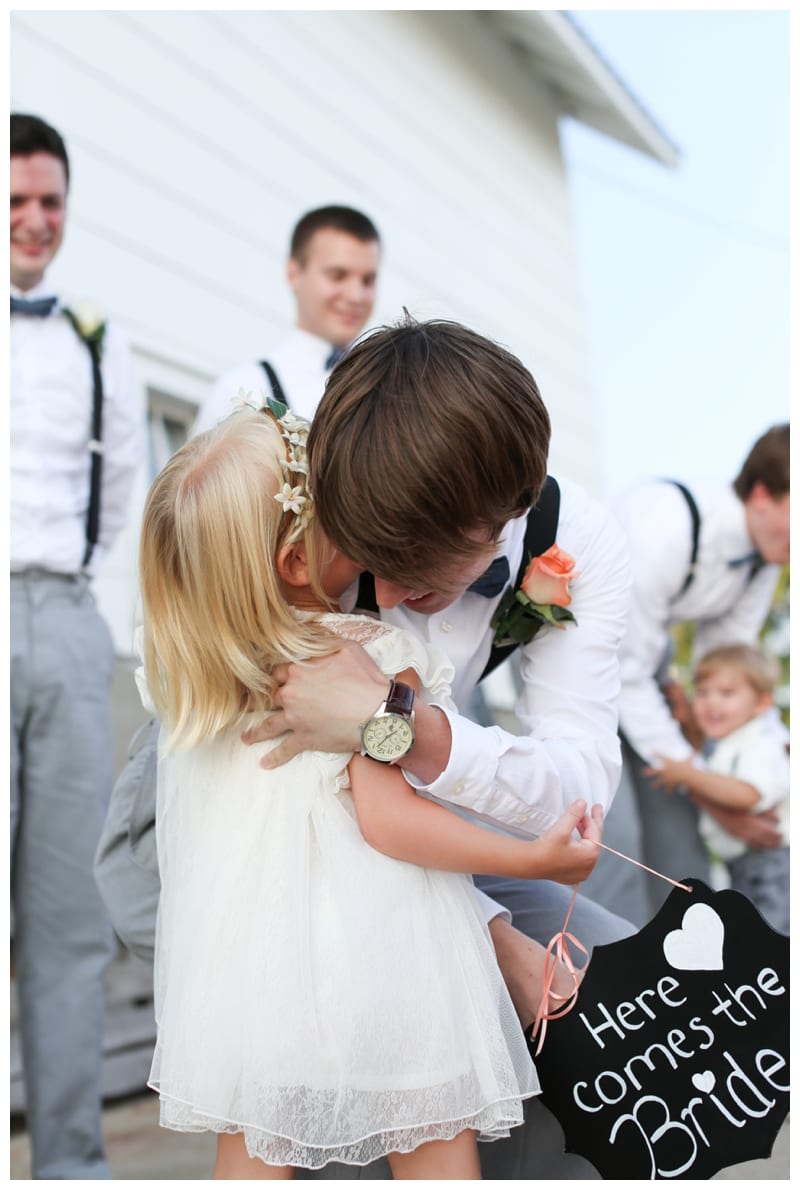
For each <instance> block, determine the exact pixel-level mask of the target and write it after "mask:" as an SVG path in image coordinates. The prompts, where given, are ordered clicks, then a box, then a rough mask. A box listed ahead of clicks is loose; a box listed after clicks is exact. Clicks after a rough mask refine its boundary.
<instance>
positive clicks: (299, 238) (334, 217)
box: [289, 207, 381, 265]
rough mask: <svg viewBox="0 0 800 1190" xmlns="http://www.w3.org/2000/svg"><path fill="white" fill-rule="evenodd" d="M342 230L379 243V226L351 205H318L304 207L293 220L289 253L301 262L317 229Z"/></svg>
mask: <svg viewBox="0 0 800 1190" xmlns="http://www.w3.org/2000/svg"><path fill="white" fill-rule="evenodd" d="M328 228H331V229H332V230H333V231H344V232H346V233H347V235H349V236H353V238H354V239H356V240H361V242H362V243H364V244H369V243H370V242H371V241H372V240H374V241H375V242H376V244H380V242H381V237H380V235H379V234H378V229H377V227H376V226H375V224H374V223H373V222H372V220H371V219H370V218H369V216H368V215H364V214H363V213H362V212H361V211H357V210H356V209H355V208H354V207H317V208H316V210H313V211H307V212H306V214H305V215H303V217H302V218H301V219H299V220H298V222H297V223H296V224H295V228H294V231H293V232H292V239H291V242H290V244H289V256H290V257H291V258H292V259H293V260H297V261H299V262H300V264H301V265H304V264H305V263H306V257H307V255H308V245H309V244H310V243H311V237H312V236H314V235H316V233H317V232H318V231H326V230H327V229H328Z"/></svg>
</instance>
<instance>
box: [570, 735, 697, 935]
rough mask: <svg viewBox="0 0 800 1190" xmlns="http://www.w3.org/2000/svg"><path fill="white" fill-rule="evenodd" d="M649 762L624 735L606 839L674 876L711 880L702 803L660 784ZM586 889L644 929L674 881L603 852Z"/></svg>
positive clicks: (608, 906) (605, 840)
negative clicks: (700, 824) (651, 776)
mask: <svg viewBox="0 0 800 1190" xmlns="http://www.w3.org/2000/svg"><path fill="white" fill-rule="evenodd" d="M646 767H648V766H647V765H646V764H645V763H644V761H643V760H642V759H641V757H640V756H638V755H637V753H636V752H634V751H633V749H632V748H631V747H629V745H628V744H627V743H626V742H625V740H623V741H622V779H621V781H620V785H619V789H618V790H617V794H616V797H615V798H614V801H613V804H612V806H611V809H610V811H609V812H608V816H607V817H606V821H605V826H604V828H603V842H604V843H606V844H608V846H609V847H613V848H614V849H615V851H621V852H622V854H623V855H629V856H631V858H632V859H637V860H640V861H641V862H642V863H643V864H647V866H648V867H649V868H653V869H654V870H655V871H656V872H662V873H663V874H664V875H665V876H669V877H671V878H672V879H673V880H681V881H682V880H683V878H684V876H694V877H696V878H698V879H700V880H702V881H703V882H704V883H705V884H709V883H710V881H711V865H710V862H709V858H708V852H707V851H706V847H705V844H704V842H703V840H702V838H701V836H700V832H699V830H698V826H697V822H698V812H697V807H696V806H695V805H694V803H693V802H691V801H690V800H689V798H687V797H684V796H682V795H681V794H679V793H672V794H668V793H665V792H664V790H663V789H657V788H656V787H655V785H653V783H652V781H651V780H650V779H649V778H648V777H646V776H645V775H644V772H643V769H645V768H646ZM583 890H584V892H585V893H586V895H587V897H591V899H592V900H593V901H595V902H596V903H597V904H598V905H604V906H605V907H606V908H607V909H610V910H611V912H612V913H617V914H619V915H620V916H621V917H624V918H626V919H627V920H628V921H632V922H634V924H635V925H636V926H638V927H639V928H641V927H642V926H644V925H646V924H647V922H649V921H650V920H651V919H652V918H653V916H654V914H655V913H657V912H658V910H659V909H660V908H661V906H662V905H663V904H664V901H665V900H666V899H667V897H668V896H669V894H670V892H671V891H672V885H671V884H669V883H668V882H667V881H666V880H660V879H659V878H658V877H657V876H651V875H650V874H649V873H647V872H644V871H642V869H641V868H637V867H636V865H635V864H629V863H628V862H627V861H626V860H624V859H620V858H619V856H616V855H610V854H609V853H608V852H607V851H601V852H600V858H599V859H598V861H597V863H596V865H595V868H594V871H593V872H592V874H591V876H590V877H589V879H588V880H587V881H586V882H585V884H584V885H583Z"/></svg>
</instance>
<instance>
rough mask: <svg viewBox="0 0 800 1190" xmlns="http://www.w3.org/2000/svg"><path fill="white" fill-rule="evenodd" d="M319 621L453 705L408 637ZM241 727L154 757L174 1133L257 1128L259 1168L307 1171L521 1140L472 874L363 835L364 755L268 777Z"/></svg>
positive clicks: (524, 1056)
mask: <svg viewBox="0 0 800 1190" xmlns="http://www.w3.org/2000/svg"><path fill="white" fill-rule="evenodd" d="M323 621H324V623H325V625H326V627H327V628H328V629H330V630H332V631H335V632H337V633H338V634H339V635H346V636H350V637H354V636H355V637H356V638H357V639H361V640H362V643H364V644H365V647H366V649H367V651H368V652H369V653H370V654H371V656H372V657H374V659H375V660H376V662H377V663H378V665H380V667H381V668H382V669H383V671H384V672H385V673H387V674H390V675H394V674H395V673H398V672H400V671H401V670H403V669H405V668H406V667H408V666H413V667H414V668H415V669H416V671H417V672H418V673H419V675H420V678H421V681H422V683H423V685H424V687H425V688H426V693H425V697H427V698H431V699H432V698H434V697H435V698H436V699H437V700H442V699H443V698H446V697H447V693H448V681H449V677H450V674H451V672H452V671H451V669H450V666H449V663H448V662H447V661H446V660H445V659H444V658H443V657H440V658H439V659H436V660H434V659H432V658H431V657H429V655H428V653H427V652H426V651H425V650H424V649H423V646H422V645H421V644H420V643H419V642H417V641H416V640H415V639H414V638H413V637H412V636H411V635H410V634H407V633H405V632H403V631H400V630H398V629H395V628H390V627H389V626H387V625H381V624H379V623H377V622H376V621H374V620H370V619H367V618H365V617H356V616H325V617H323ZM239 736H240V729H239V728H237V729H235V730H232V731H228V732H224V733H222V734H221V735H219V736H217V737H216V738H214V739H213V740H211V741H208V742H206V743H205V744H203V745H201V746H200V747H197V748H195V749H193V750H191V751H188V752H179V753H175V754H172V755H170V756H169V757H167V758H166V759H165V760H163V761H162V764H161V766H160V773H159V787H158V811H157V839H158V857H159V866H160V869H161V880H162V893H161V901H160V906H159V915H158V929H157V939H156V967H155V993H156V1020H157V1024H158V1041H157V1045H156V1050H155V1055H154V1058H153V1065H152V1070H151V1074H150V1085H151V1086H152V1087H153V1088H154V1089H156V1090H157V1091H158V1092H159V1096H160V1099H161V1123H162V1124H163V1125H165V1126H166V1127H168V1128H174V1129H178V1130H180V1131H205V1130H211V1131H215V1132H242V1133H244V1137H245V1140H246V1144H247V1149H248V1152H249V1153H250V1155H251V1156H258V1157H260V1158H262V1159H263V1160H264V1161H266V1162H268V1163H270V1164H275V1165H295V1166H303V1167H306V1168H312V1169H315V1168H319V1167H320V1166H322V1165H325V1164H327V1163H328V1162H329V1161H342V1162H346V1163H349V1164H355V1165H363V1164H366V1163H367V1162H370V1161H372V1160H374V1159H376V1158H377V1157H380V1156H382V1155H384V1154H386V1153H390V1152H393V1151H400V1152H408V1151H410V1150H411V1149H414V1148H416V1147H417V1146H418V1145H419V1144H421V1143H423V1142H425V1141H429V1140H434V1139H441V1138H449V1137H452V1136H454V1135H456V1134H457V1133H458V1132H460V1131H462V1130H463V1129H465V1128H471V1129H475V1130H477V1132H478V1133H479V1135H480V1137H481V1138H482V1139H484V1140H492V1139H496V1138H497V1137H500V1136H505V1135H507V1133H508V1129H509V1128H510V1127H512V1126H514V1125H516V1124H519V1123H521V1121H522V1105H521V1100H522V1099H524V1098H526V1097H528V1096H530V1095H532V1094H536V1093H537V1092H538V1090H539V1084H538V1080H537V1077H536V1072H535V1070H534V1067H533V1064H532V1062H531V1059H530V1056H529V1054H528V1051H527V1048H526V1045H525V1042H524V1040H523V1037H522V1032H521V1030H520V1027H519V1023H518V1020H517V1017H516V1015H515V1012H514V1009H513V1006H512V1004H511V1000H510V998H509V996H508V993H507V991H506V988H505V985H504V983H503V980H502V978H501V976H500V973H499V970H498V968H497V964H496V962H495V957H494V950H493V948H492V945H491V941H490V938H489V934H488V931H487V929H486V926H485V924H484V920H483V917H482V915H481V913H480V912H479V910H478V908H477V905H476V901H475V897H474V893H473V889H472V884H471V881H470V879H469V877H466V876H459V875H455V874H452V873H446V872H438V871H433V870H430V869H425V868H419V867H416V866H415V865H413V864H408V863H404V862H401V861H398V860H394V859H390V858H388V857H387V856H384V855H382V854H380V853H379V852H377V851H375V850H373V849H372V848H371V847H370V846H369V845H368V844H367V843H366V842H365V841H364V839H363V837H362V835H361V833H360V832H359V829H358V824H357V821H356V817H355V811H354V808H353V802H352V797H351V794H350V791H349V783H348V776H347V767H346V766H347V762H348V760H349V756H346V755H341V754H333V753H323V752H308V753H305V754H303V755H301V756H298V757H295V759H294V760H292V761H290V762H289V763H288V764H286V765H285V766H283V767H281V768H280V769H277V770H276V771H274V772H267V771H265V770H264V769H261V768H260V767H259V766H258V756H259V755H260V753H261V747H259V746H256V747H255V748H248V747H246V746H245V745H243V744H242V743H241V741H240V738H239ZM267 746H268V745H267Z"/></svg>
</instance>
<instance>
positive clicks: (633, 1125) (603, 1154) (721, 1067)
mask: <svg viewBox="0 0 800 1190" xmlns="http://www.w3.org/2000/svg"><path fill="white" fill-rule="evenodd" d="M683 883H685V884H687V885H689V886H690V887H691V889H692V892H691V893H687V892H684V891H683V890H681V889H675V890H674V891H673V892H672V893H671V894H670V896H669V898H668V899H667V901H666V902H665V904H664V905H663V906H662V908H661V909H660V910H659V912H658V914H657V915H656V916H655V917H654V918H653V920H652V921H651V922H649V923H648V924H647V925H646V926H645V927H644V929H642V930H640V932H639V933H638V934H636V935H634V937H632V938H626V939H625V940H623V941H622V942H616V943H614V944H612V945H610V946H599V947H596V948H595V951H594V954H593V956H592V960H591V962H590V963H589V967H588V970H587V973H586V976H585V978H584V980H583V982H582V984H581V988H580V993H579V996H578V1000H577V1003H576V1005H575V1007H574V1008H573V1009H572V1011H571V1012H569V1013H568V1014H567V1015H566V1016H564V1017H562V1018H560V1019H557V1020H554V1021H551V1022H550V1023H549V1024H548V1027H547V1033H546V1036H545V1042H544V1046H543V1048H542V1051H541V1053H540V1054H539V1056H538V1057H537V1058H535V1062H536V1068H537V1070H538V1072H539V1078H540V1081H541V1084H542V1098H543V1101H544V1102H545V1104H546V1105H547V1106H548V1107H549V1108H550V1109H551V1111H552V1112H553V1114H554V1115H555V1116H556V1118H557V1119H558V1120H559V1122H560V1123H561V1126H562V1128H563V1129H564V1135H565V1139H566V1145H567V1149H568V1150H569V1151H570V1152H574V1153H579V1154H581V1155H582V1156H583V1157H585V1158H586V1159H587V1160H588V1161H590V1162H591V1163H592V1164H593V1165H594V1166H595V1168H596V1169H597V1170H598V1172H599V1173H600V1174H601V1175H602V1177H603V1178H622V1179H634V1178H639V1179H653V1178H710V1177H711V1176H712V1175H713V1174H715V1173H717V1172H718V1171H719V1170H720V1169H724V1168H726V1167H727V1166H729V1165H735V1164H738V1163H739V1162H741V1161H749V1160H752V1159H753V1158H755V1157H768V1156H769V1154H770V1152H771V1151H772V1145H773V1143H774V1141H775V1137H776V1135H777V1132H778V1129H779V1128H780V1125H781V1123H782V1122H783V1119H784V1118H785V1116H786V1113H787V1111H788V1108H789V939H788V938H786V937H785V936H783V935H781V934H778V933H776V931H775V930H773V929H771V927H770V926H768V925H767V923H766V922H765V921H764V919H763V918H762V917H761V916H760V914H759V913H758V911H757V910H756V909H755V908H754V906H753V905H752V904H751V903H750V901H748V900H747V898H746V897H744V896H742V895H741V894H740V893H737V892H733V891H731V890H726V891H724V892H714V891H712V890H711V889H709V888H708V887H707V886H706V885H704V884H703V883H702V882H701V881H699V880H696V879H693V878H691V877H686V878H685V879H684V881H683ZM532 1052H533V1046H532Z"/></svg>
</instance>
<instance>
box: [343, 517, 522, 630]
mask: <svg viewBox="0 0 800 1190" xmlns="http://www.w3.org/2000/svg"><path fill="white" fill-rule="evenodd" d="M527 523H528V516H527V513H526V515H525V516H521V517H517V518H516V519H515V520H513V521H509V523H508V524H507V525H506V527H505V529H504V530H503V533H502V535H501V537H500V540H499V541H498V543H497V549H496V550H495V553H494V558H501V557H502V556H503V555H504V554H505V556H506V557H507V558H508V566H509V570H510V571H511V581H512V582H516V578H517V573H518V571H519V565H520V562H521V561H522V547H523V545H524V543H525V526H526V525H527ZM494 558H493V559H492V561H493V560H494ZM489 565H491V563H489ZM465 594H466V592H465ZM357 596H358V581H356V582H354V583H353V584H352V586H350V587H348V589H347V590H346V591H345V592H344V594H343V595H342V597H341V599H340V601H339V602H340V606H341V608H342V611H345V612H351V611H353V609H354V608H355V604H356V598H357ZM485 602H486V603H487V605H488V603H489V602H490V601H488V600H487V601H485ZM441 614H442V615H445V614H446V609H445V611H444V612H442V613H441Z"/></svg>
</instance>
